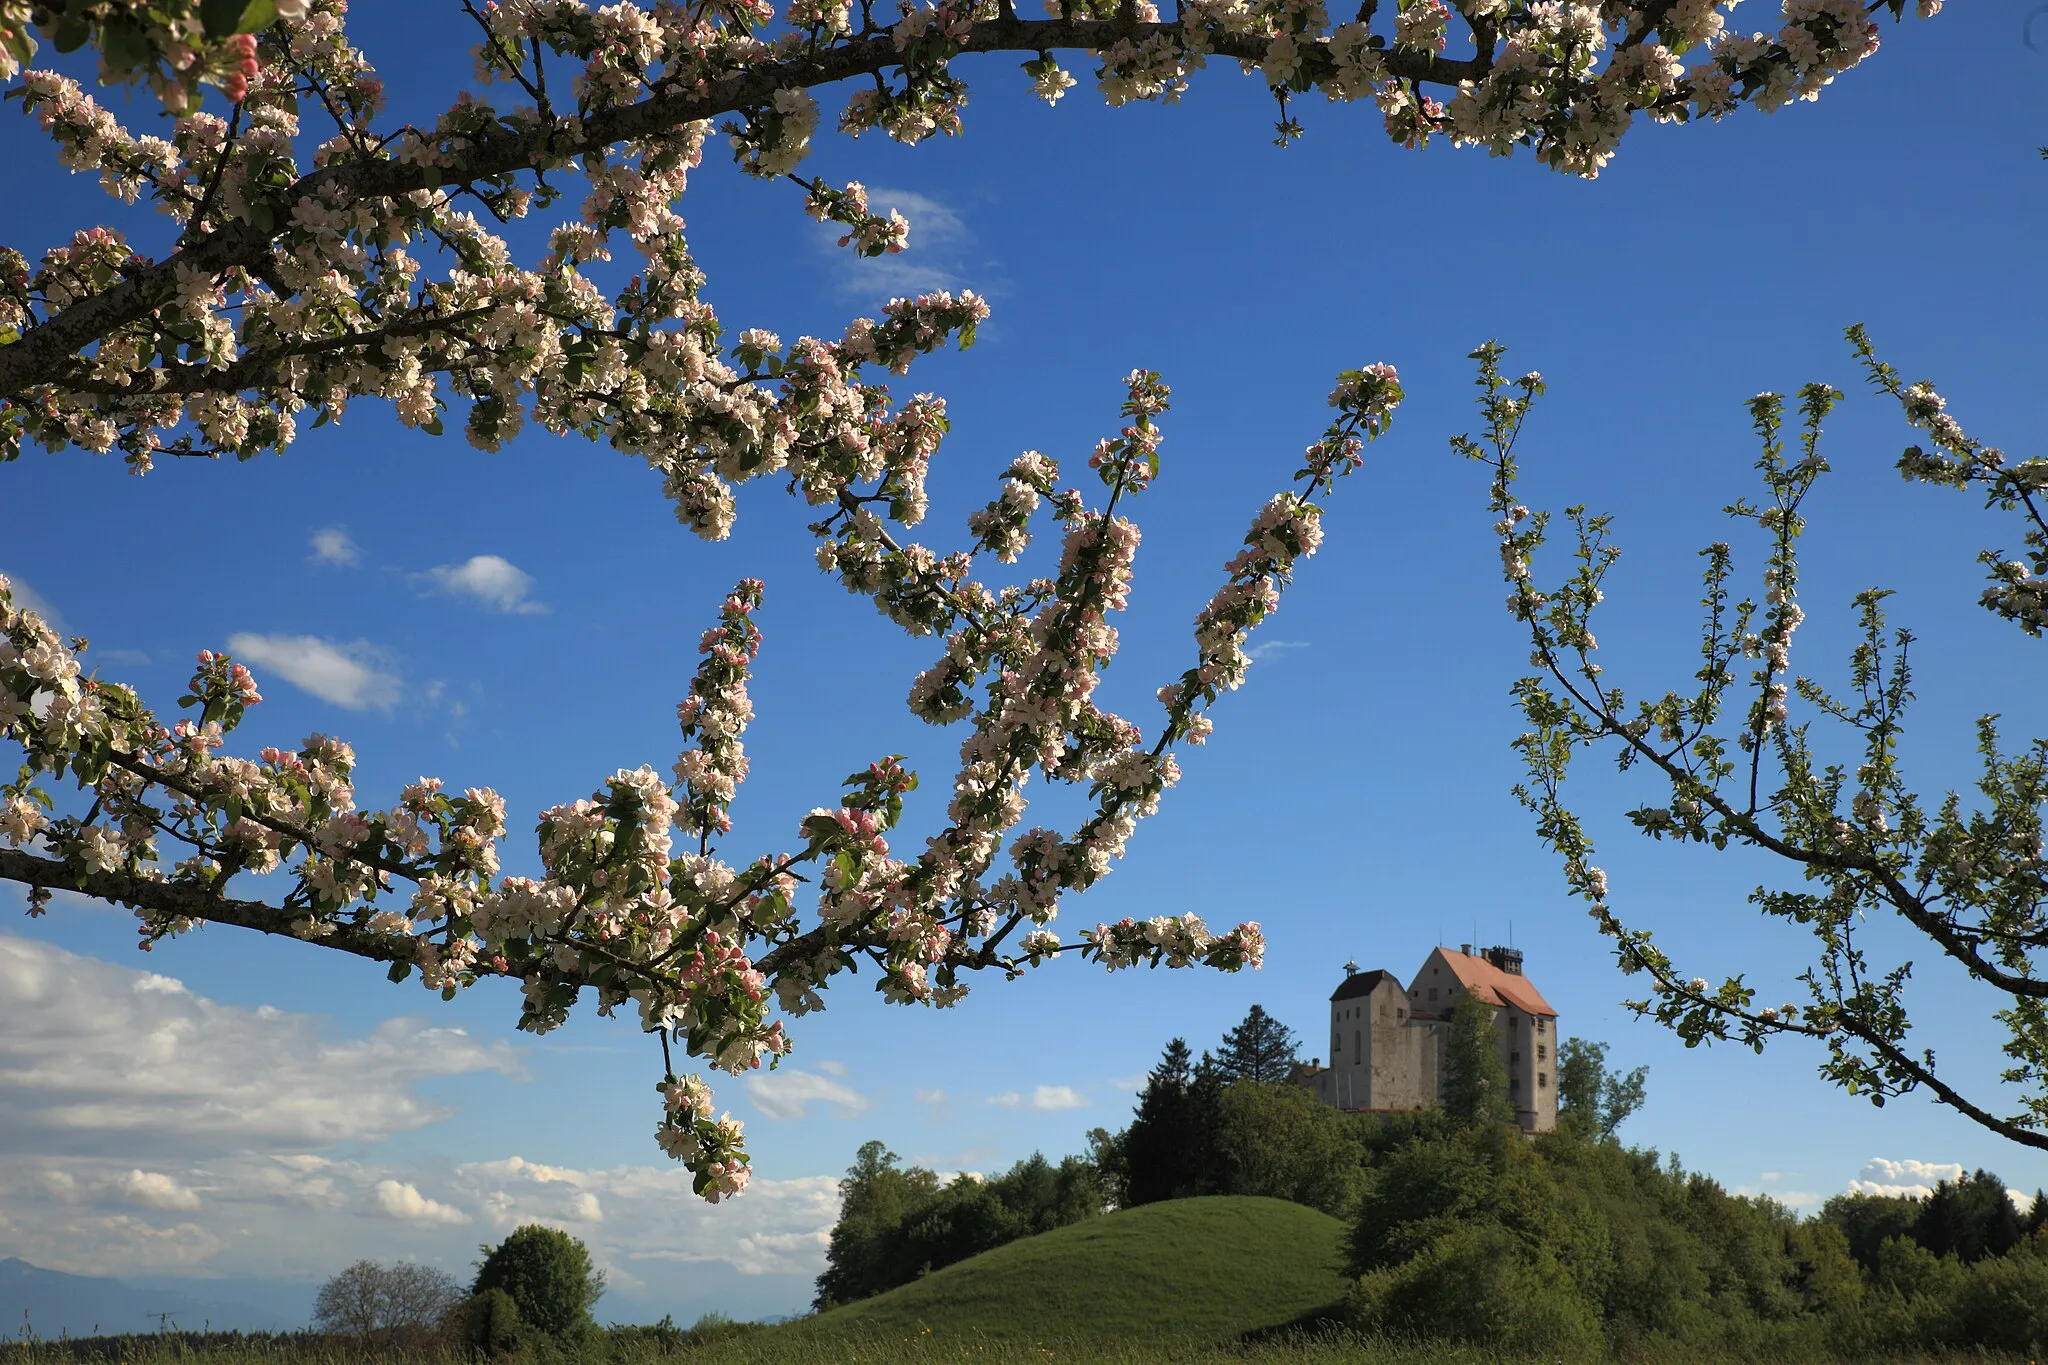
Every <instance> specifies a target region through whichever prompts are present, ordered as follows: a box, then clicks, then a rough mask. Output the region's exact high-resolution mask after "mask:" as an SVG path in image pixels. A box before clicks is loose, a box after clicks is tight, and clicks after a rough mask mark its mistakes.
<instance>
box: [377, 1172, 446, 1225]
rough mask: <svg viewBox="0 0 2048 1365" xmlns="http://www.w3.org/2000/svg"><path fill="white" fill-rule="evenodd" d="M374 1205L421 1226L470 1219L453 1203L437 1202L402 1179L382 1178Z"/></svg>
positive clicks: (406, 1221)
mask: <svg viewBox="0 0 2048 1365" xmlns="http://www.w3.org/2000/svg"><path fill="white" fill-rule="evenodd" d="M370 1198H371V1206H372V1207H373V1208H375V1209H376V1210H377V1212H379V1213H381V1214H384V1215H385V1216H386V1217H389V1218H396V1219H397V1220H398V1221H399V1222H401V1223H417V1224H419V1225H420V1226H421V1227H437V1226H448V1227H459V1226H461V1225H462V1224H464V1223H467V1222H468V1221H469V1215H468V1214H466V1213H464V1212H463V1211H462V1210H461V1209H458V1208H455V1207H453V1206H452V1205H448V1204H442V1203H438V1202H436V1201H434V1200H432V1199H429V1198H427V1197H426V1196H425V1195H423V1194H421V1193H420V1191H419V1187H418V1186H417V1185H413V1184H410V1183H408V1182H406V1181H403V1180H380V1181H378V1182H377V1187H376V1188H375V1189H374V1190H372V1191H371V1196H370Z"/></svg>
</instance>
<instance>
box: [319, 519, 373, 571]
mask: <svg viewBox="0 0 2048 1365" xmlns="http://www.w3.org/2000/svg"><path fill="white" fill-rule="evenodd" d="M311 558H312V560H313V562H314V563H315V564H329V565H333V566H334V567H335V568H341V569H345V568H347V567H349V566H350V565H352V564H358V563H361V562H362V558H363V552H362V551H361V550H360V549H358V548H357V547H356V543H355V541H353V540H351V539H350V538H349V534H348V532H347V531H345V530H343V529H342V528H341V527H339V526H323V527H321V528H320V529H319V530H317V531H315V532H314V533H313V553H312V556H311Z"/></svg>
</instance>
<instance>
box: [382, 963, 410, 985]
mask: <svg viewBox="0 0 2048 1365" xmlns="http://www.w3.org/2000/svg"><path fill="white" fill-rule="evenodd" d="M384 975H385V976H387V977H389V978H390V979H391V980H392V981H393V982H399V981H403V980H405V979H406V978H407V977H408V976H411V975H412V964H411V963H410V962H394V963H392V964H391V970H390V971H388V972H386V973H384Z"/></svg>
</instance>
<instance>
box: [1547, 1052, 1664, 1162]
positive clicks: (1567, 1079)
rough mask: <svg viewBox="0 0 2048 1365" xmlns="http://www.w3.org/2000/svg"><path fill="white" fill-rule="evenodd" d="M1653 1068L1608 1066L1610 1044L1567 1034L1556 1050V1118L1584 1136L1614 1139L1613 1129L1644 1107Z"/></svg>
mask: <svg viewBox="0 0 2048 1365" xmlns="http://www.w3.org/2000/svg"><path fill="white" fill-rule="evenodd" d="M1649 1074H1650V1068H1648V1067H1646V1066H1639V1067H1637V1068H1636V1069H1635V1070H1634V1071H1631V1072H1629V1073H1628V1074H1627V1075H1622V1074H1620V1073H1617V1072H1611V1071H1609V1070H1608V1069H1607V1044H1605V1043H1596V1042H1592V1041H1591V1040H1589V1039H1585V1038H1567V1039H1565V1041H1564V1044H1563V1046H1561V1047H1559V1048H1558V1050H1557V1122H1558V1126H1559V1127H1561V1128H1567V1129H1569V1130H1571V1131H1572V1132H1575V1133H1577V1134H1579V1135H1580V1136H1581V1137H1588V1138H1592V1139H1594V1140H1596V1141H1600V1142H1608V1141H1612V1140H1613V1138H1614V1130H1615V1129H1617V1128H1619V1127H1620V1126H1621V1125H1622V1123H1623V1122H1624V1121H1625V1120H1626V1119H1627V1118H1628V1116H1629V1115H1631V1114H1633V1113H1635V1112H1636V1111H1637V1110H1638V1109H1641V1108H1642V1107H1643V1096H1644V1082H1645V1081H1646V1079H1647V1078H1648V1076H1649Z"/></svg>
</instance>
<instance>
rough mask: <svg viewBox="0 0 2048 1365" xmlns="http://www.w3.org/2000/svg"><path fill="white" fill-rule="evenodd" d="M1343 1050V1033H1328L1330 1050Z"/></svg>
mask: <svg viewBox="0 0 2048 1365" xmlns="http://www.w3.org/2000/svg"><path fill="white" fill-rule="evenodd" d="M1343 1050H1344V1035H1343V1034H1341V1033H1333V1034H1331V1035H1330V1051H1332V1052H1342V1051H1343Z"/></svg>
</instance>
